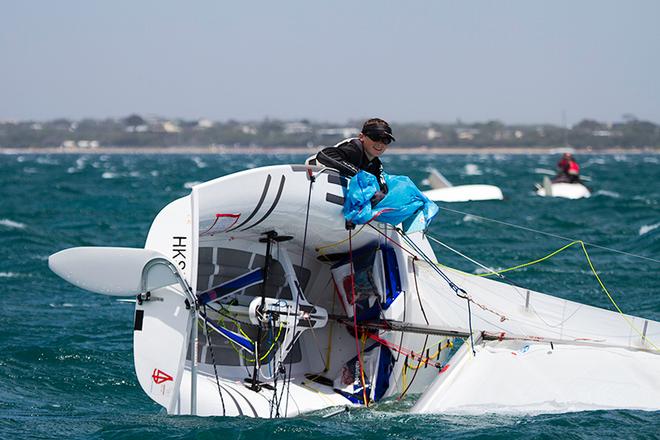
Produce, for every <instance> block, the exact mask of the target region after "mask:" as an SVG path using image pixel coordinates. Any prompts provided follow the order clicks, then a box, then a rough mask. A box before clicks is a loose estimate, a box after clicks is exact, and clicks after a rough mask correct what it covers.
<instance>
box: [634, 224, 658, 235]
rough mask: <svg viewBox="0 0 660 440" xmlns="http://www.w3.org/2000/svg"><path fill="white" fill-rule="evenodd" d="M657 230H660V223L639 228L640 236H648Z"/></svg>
mask: <svg viewBox="0 0 660 440" xmlns="http://www.w3.org/2000/svg"><path fill="white" fill-rule="evenodd" d="M657 228H660V223H655V224H653V225H644V226H642V227H641V228H639V235H644V234H648V233H649V232H651V231H652V230H654V229H657Z"/></svg>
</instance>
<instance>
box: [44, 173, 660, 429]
mask: <svg viewBox="0 0 660 440" xmlns="http://www.w3.org/2000/svg"><path fill="white" fill-rule="evenodd" d="M346 186H347V179H346V178H344V177H342V176H340V175H339V174H338V173H337V172H335V171H334V170H331V169H327V168H321V167H317V166H304V165H282V166H272V167H265V168H258V169H253V170H248V171H243V172H239V173H235V174H232V175H228V176H225V177H221V178H218V179H215V180H212V181H209V182H206V183H202V184H199V185H196V186H194V187H193V188H192V191H191V194H190V195H188V196H186V197H182V198H180V199H177V200H175V201H173V202H172V203H170V204H169V205H168V206H166V207H165V208H164V209H163V210H162V211H161V212H160V213H159V214H158V216H157V217H156V218H155V220H154V222H153V224H152V226H151V229H150V231H149V234H148V237H147V241H146V244H145V248H144V249H127V248H73V249H67V250H64V251H61V252H59V253H57V254H54V255H52V256H51V257H50V258H49V266H50V267H51V269H52V270H53V271H54V272H56V273H57V274H58V275H60V276H62V277H63V278H64V279H66V280H67V281H69V282H71V283H73V284H75V285H77V286H79V287H82V288H84V289H87V290H91V291H94V292H98V293H102V294H106V295H126V296H135V297H136V305H135V319H134V331H133V335H134V362H135V370H136V375H137V378H138V381H139V383H140V385H141V387H142V388H143V390H144V391H145V393H147V394H148V395H149V397H150V398H152V399H153V400H154V401H156V402H157V403H159V404H160V405H162V406H163V407H164V408H166V409H167V412H168V413H169V414H195V415H225V416H240V415H247V416H251V417H291V416H296V415H299V414H303V413H307V412H310V411H316V410H321V409H325V408H330V407H335V406H344V405H371V404H372V403H374V402H378V401H380V400H382V399H387V398H389V397H394V396H401V395H406V394H418V395H420V398H419V400H418V403H417V404H416V405H415V406H414V407H413V412H452V411H461V410H462V409H465V408H474V406H475V405H477V406H479V405H482V406H483V405H485V406H486V407H488V408H497V406H496V405H497V403H498V401H501V402H505V403H506V402H513V404H515V405H516V407H518V408H526V407H534V406H535V405H538V404H539V402H544V401H547V400H548V399H553V398H557V396H556V395H551V394H549V391H550V390H547V391H548V392H543V390H541V391H540V392H538V393H529V394H528V393H525V392H519V393H518V394H516V396H517V397H516V398H515V399H513V400H511V399H509V400H507V398H506V396H504V395H502V396H501V397H498V396H497V394H498V393H501V392H502V390H501V389H496V388H493V389H492V390H490V391H489V392H488V393H486V394H484V396H483V398H481V399H480V398H479V395H478V394H479V393H478V392H476V391H475V390H474V389H472V388H466V389H464V390H461V389H460V388H461V387H458V388H457V387H455V386H454V387H452V386H451V385H452V384H456V383H460V381H461V380H464V379H465V380H467V379H468V378H474V377H478V378H479V380H481V381H487V382H496V383H498V384H500V386H501V387H502V388H503V389H508V388H507V386H509V387H515V388H516V389H521V388H522V389H524V388H526V387H528V386H530V383H529V382H526V381H532V380H537V379H538V377H533V376H524V375H522V373H521V372H523V371H530V370H534V371H539V372H543V371H547V372H552V374H554V376H553V377H563V378H565V379H566V380H565V382H566V384H565V386H563V387H562V388H561V389H562V390H564V391H563V392H562V395H561V396H560V397H561V399H557V402H556V404H557V405H558V407H559V408H564V409H565V410H571V408H574V407H579V408H580V409H594V408H636V409H648V410H657V409H660V378H659V377H658V375H657V374H654V372H655V371H658V369H659V368H660V354H659V353H658V347H657V345H656V344H655V343H654V341H656V340H657V339H658V336H660V323H658V322H656V321H650V320H645V319H643V318H639V317H633V316H629V315H623V314H621V313H617V312H610V311H606V310H603V309H599V308H595V307H591V306H586V305H583V304H579V303H575V302H571V301H566V300H562V299H559V298H555V297H552V296H549V295H545V294H542V293H538V292H533V291H530V290H527V289H524V288H522V287H519V286H515V285H508V284H504V283H501V282H497V281H492V280H489V279H486V278H483V277H477V276H474V275H470V274H465V273H462V272H459V271H455V270H451V269H441V268H440V267H439V266H438V264H437V261H436V257H435V255H434V253H433V250H432V248H431V246H430V244H429V242H428V241H427V238H426V237H425V236H424V235H423V234H422V233H419V232H418V233H411V234H405V233H403V232H402V231H401V230H400V229H399V228H395V227H393V226H391V225H388V224H385V223H379V222H378V221H377V220H378V219H375V220H372V221H371V222H369V223H368V224H365V225H361V226H358V227H357V228H356V229H355V230H354V231H350V230H348V231H347V229H346V227H345V222H344V217H343V215H342V209H343V206H344V200H345V197H346ZM461 344H462V345H461ZM458 346H460V348H459V349H458V350H456V349H455V348H456V347H458ZM524 347H528V348H526V349H525V348H524ZM541 351H543V352H544V353H546V352H551V353H552V354H547V353H546V357H545V358H544V357H543V356H532V355H531V353H537V352H539V353H540V352H541ZM517 352H520V353H521V354H520V355H515V361H511V359H510V358H507V359H504V358H506V356H507V354H508V355H509V356H513V355H511V353H517ZM527 353H530V355H527ZM555 354H556V356H555ZM555 359H558V360H557V361H555ZM511 362H515V363H516V364H515V365H514V366H510V365H509V364H510V363H511ZM576 365H578V366H579V368H580V369H581V370H582V371H584V370H585V369H588V368H594V369H596V368H597V369H603V368H604V365H607V370H609V371H613V370H614V371H618V372H619V373H620V376H621V377H619V375H617V377H616V379H615V380H616V383H617V384H622V385H621V386H620V387H618V386H617V387H616V388H610V389H611V390H612V391H614V392H611V393H600V394H597V395H594V394H592V393H590V392H589V390H587V389H585V388H584V387H582V388H580V387H571V386H570V382H571V380H573V379H574V378H576V377H583V376H584V375H582V376H578V375H577V374H576V372H575V370H574V367H575V366H576ZM633 366H634V368H635V369H636V371H638V372H639V373H640V374H637V375H635V376H634V379H633V377H632V376H630V375H627V373H629V372H631V368H633ZM491 367H492V371H490V370H491ZM475 375H476V376H475ZM610 377H611V376H607V375H600V376H598V375H594V376H593V380H594V381H595V383H594V386H597V384H602V383H605V384H607V383H608V381H609V378H610ZM642 395H643V396H644V397H643V398H641V397H640V396H642ZM594 396H595V397H594ZM576 402H577V404H576ZM562 405H563V406H562ZM571 405H573V406H571ZM576 405H577V406H576Z"/></svg>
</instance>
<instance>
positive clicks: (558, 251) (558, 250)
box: [477, 240, 584, 277]
mask: <svg viewBox="0 0 660 440" xmlns="http://www.w3.org/2000/svg"><path fill="white" fill-rule="evenodd" d="M577 243H582V240H577V241H574V242H572V243H570V244H567V245H566V246H564V247H562V248H560V249H557V250H556V251H554V252H552V253H550V254H548V255H546V256H545V257H543V258H539V259H538V260H534V261H530V262H528V263H524V264H519V265H517V266H513V267H510V268H508V269H503V270H498V271H495V272H489V273H481V274H478V275H477V276H478V277H488V276H492V275H499V274H502V273H505V272H509V271H512V270H516V269H521V268H523V267H527V266H531V265H533V264H537V263H540V262H542V261H545V260H547V259H548V258H550V257H554V256H555V255H557V254H558V253H560V252H561V251H563V250H566V249H568V248H569V247H571V246H573V245H574V244H577ZM582 246H583V247H584V243H582Z"/></svg>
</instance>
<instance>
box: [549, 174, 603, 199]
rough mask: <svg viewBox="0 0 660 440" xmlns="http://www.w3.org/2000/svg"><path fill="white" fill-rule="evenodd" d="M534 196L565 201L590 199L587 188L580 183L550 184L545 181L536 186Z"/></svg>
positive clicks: (589, 192)
mask: <svg viewBox="0 0 660 440" xmlns="http://www.w3.org/2000/svg"><path fill="white" fill-rule="evenodd" d="M536 194H537V195H539V196H541V197H562V198H565V199H585V198H588V197H591V191H589V188H587V187H586V186H584V185H583V184H581V183H565V182H561V183H551V182H550V179H547V178H546V179H545V180H544V182H543V185H539V184H537V185H536Z"/></svg>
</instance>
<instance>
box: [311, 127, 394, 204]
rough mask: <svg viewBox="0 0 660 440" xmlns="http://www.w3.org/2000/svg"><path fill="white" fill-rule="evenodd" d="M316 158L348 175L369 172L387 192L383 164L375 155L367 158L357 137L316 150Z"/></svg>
mask: <svg viewBox="0 0 660 440" xmlns="http://www.w3.org/2000/svg"><path fill="white" fill-rule="evenodd" d="M316 160H317V162H319V163H321V164H323V165H325V166H328V167H330V168H334V169H336V170H338V171H339V172H340V173H341V174H342V175H345V176H349V177H353V176H354V175H356V174H357V172H358V171H360V170H364V171H366V172H368V173H371V174H373V175H374V176H376V178H377V179H378V184H379V186H380V190H381V191H382V192H383V193H385V194H387V184H386V183H385V178H384V177H383V174H382V173H383V164H382V163H381V161H380V159H378V158H377V157H374V158H373V159H372V160H369V158H367V155H366V154H364V147H363V145H362V142H361V141H360V140H359V139H357V138H352V139H346V140H344V141H342V142H340V143H339V144H337V145H335V146H334V147H328V148H324V149H323V150H321V151H319V152H318V154H317V155H316Z"/></svg>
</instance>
